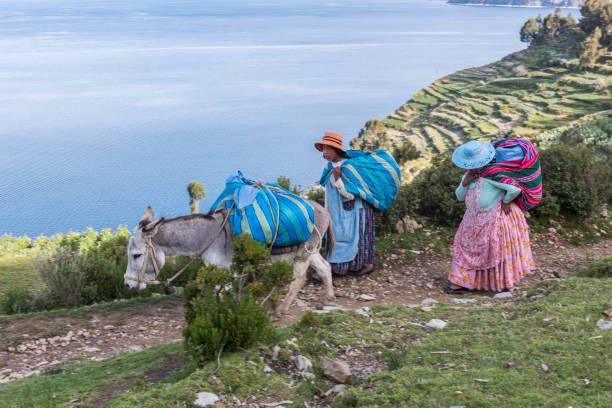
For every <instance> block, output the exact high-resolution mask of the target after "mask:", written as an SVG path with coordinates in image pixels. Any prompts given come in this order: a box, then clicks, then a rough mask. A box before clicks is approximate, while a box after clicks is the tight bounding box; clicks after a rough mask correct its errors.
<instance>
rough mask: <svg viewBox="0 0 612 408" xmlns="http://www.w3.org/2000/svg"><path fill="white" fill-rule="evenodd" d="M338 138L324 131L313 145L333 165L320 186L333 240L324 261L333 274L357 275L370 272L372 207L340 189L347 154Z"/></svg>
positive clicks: (372, 226)
mask: <svg viewBox="0 0 612 408" xmlns="http://www.w3.org/2000/svg"><path fill="white" fill-rule="evenodd" d="M342 139H343V138H342V135H340V134H338V133H334V132H325V135H324V136H323V140H321V141H320V142H318V143H315V148H316V149H317V150H319V151H321V152H323V158H325V160H328V161H329V162H331V164H332V166H333V170H332V172H331V175H329V177H328V178H326V179H325V181H324V182H323V183H322V185H324V186H325V208H327V209H328V211H329V212H330V215H331V217H332V221H333V223H332V228H333V231H334V239H335V246H334V250H333V252H332V253H331V254H327V260H328V261H329V263H330V264H331V266H332V271H333V272H334V273H335V274H336V275H346V274H349V275H353V276H361V275H365V274H367V273H370V272H372V270H373V269H374V257H375V253H374V208H373V207H372V206H371V205H370V204H368V203H367V202H365V201H364V200H362V199H361V198H359V197H356V196H355V195H353V194H351V193H349V192H348V191H347V190H346V188H345V186H344V183H343V181H342V178H341V175H342V169H341V165H342V162H343V159H345V158H347V157H348V155H347V153H346V151H345V150H344V148H343V147H342Z"/></svg>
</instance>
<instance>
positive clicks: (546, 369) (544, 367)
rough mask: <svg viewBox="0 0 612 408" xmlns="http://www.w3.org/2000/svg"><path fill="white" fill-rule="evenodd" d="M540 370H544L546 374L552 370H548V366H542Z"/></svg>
mask: <svg viewBox="0 0 612 408" xmlns="http://www.w3.org/2000/svg"><path fill="white" fill-rule="evenodd" d="M540 368H542V371H544V372H545V373H547V372H549V371H550V370H549V369H548V366H547V365H546V364H542V365H541V366H540Z"/></svg>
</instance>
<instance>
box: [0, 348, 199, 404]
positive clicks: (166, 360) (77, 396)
mask: <svg viewBox="0 0 612 408" xmlns="http://www.w3.org/2000/svg"><path fill="white" fill-rule="evenodd" d="M191 372H193V368H192V367H191V365H190V364H189V363H188V362H187V360H186V357H185V356H184V355H183V350H182V344H181V343H180V342H176V343H171V344H164V345H161V346H156V347H152V348H150V349H147V350H144V351H142V352H139V353H123V354H119V355H118V356H116V357H113V358H110V359H108V360H105V361H101V362H94V361H84V362H80V363H65V364H60V365H58V366H55V367H54V368H52V369H48V370H46V371H42V372H41V373H40V375H36V376H31V377H27V378H25V379H22V380H19V381H14V382H11V383H8V384H3V385H0V406H2V407H7V408H8V407H37V408H39V407H40V408H42V407H58V406H75V407H76V406H78V407H92V406H100V405H101V404H103V403H104V402H105V401H108V400H110V399H112V398H117V396H119V395H125V393H126V391H128V390H129V392H142V391H144V390H146V389H148V388H149V387H151V386H152V385H153V384H158V386H163V384H164V383H165V382H167V381H177V380H179V379H182V378H185V377H186V376H187V375H188V374H190V373H191ZM160 377H161V378H160Z"/></svg>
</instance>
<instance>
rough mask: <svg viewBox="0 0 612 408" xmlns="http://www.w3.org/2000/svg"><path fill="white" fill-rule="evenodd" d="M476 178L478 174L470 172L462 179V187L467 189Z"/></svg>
mask: <svg viewBox="0 0 612 408" xmlns="http://www.w3.org/2000/svg"><path fill="white" fill-rule="evenodd" d="M477 178H478V173H472V172H471V171H470V172H469V173H468V174H466V175H465V177H464V178H463V183H462V184H463V187H467V186H469V185H470V183H471V182H472V181H474V180H476V179H477Z"/></svg>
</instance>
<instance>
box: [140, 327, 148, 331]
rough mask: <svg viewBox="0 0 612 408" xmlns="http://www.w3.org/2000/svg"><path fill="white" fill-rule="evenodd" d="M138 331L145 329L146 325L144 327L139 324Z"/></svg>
mask: <svg viewBox="0 0 612 408" xmlns="http://www.w3.org/2000/svg"><path fill="white" fill-rule="evenodd" d="M138 331H147V328H146V327H144V326H140V327H139V328H138Z"/></svg>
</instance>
